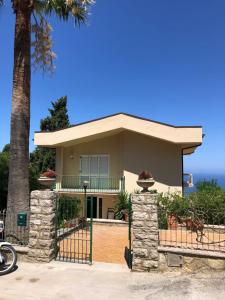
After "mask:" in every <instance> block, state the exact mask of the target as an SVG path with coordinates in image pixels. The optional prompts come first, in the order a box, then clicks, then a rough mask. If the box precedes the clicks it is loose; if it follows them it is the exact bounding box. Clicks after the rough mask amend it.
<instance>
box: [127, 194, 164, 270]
mask: <svg viewBox="0 0 225 300" xmlns="http://www.w3.org/2000/svg"><path fill="white" fill-rule="evenodd" d="M156 200H157V194H150V193H141V194H132V196H131V201H132V210H133V222H132V229H133V262H132V270H133V271H140V272H141V271H142V272H143V271H144V272H149V271H152V270H156V269H157V268H158V261H159V255H158V213H157V201H156Z"/></svg>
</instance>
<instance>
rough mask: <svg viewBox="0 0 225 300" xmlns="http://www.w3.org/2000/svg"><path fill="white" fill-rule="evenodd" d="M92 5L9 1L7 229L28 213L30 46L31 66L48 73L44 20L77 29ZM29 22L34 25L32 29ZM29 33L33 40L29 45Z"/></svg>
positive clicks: (88, 0)
mask: <svg viewBox="0 0 225 300" xmlns="http://www.w3.org/2000/svg"><path fill="white" fill-rule="evenodd" d="M1 2H2V1H1ZM92 3H93V1H92V0H12V8H13V12H14V14H15V19H16V20H15V37H14V67H13V97H12V111H11V126H10V162H9V182H8V201H7V211H8V212H9V213H11V215H12V214H13V215H14V216H15V217H14V220H13V222H11V226H14V225H15V223H16V215H17V213H18V212H19V211H29V170H28V166H29V131H30V79H31V45H33V46H34V54H33V55H32V58H33V62H34V64H35V65H36V66H39V67H41V68H42V69H43V70H51V69H52V60H53V59H54V53H53V52H52V50H51V45H52V43H51V38H50V31H51V27H50V25H49V23H48V21H47V20H46V18H45V16H46V15H51V14H55V15H56V16H58V17H59V19H61V20H64V21H66V20H68V18H69V17H70V16H72V17H74V19H75V23H76V24H77V25H80V24H81V23H85V21H86V19H87V16H88V9H87V8H88V6H90V5H91V4H92ZM32 17H33V18H32ZM31 21H34V24H33V25H32V23H31ZM31 29H32V31H33V33H34V37H35V40H34V42H33V43H32V41H31Z"/></svg>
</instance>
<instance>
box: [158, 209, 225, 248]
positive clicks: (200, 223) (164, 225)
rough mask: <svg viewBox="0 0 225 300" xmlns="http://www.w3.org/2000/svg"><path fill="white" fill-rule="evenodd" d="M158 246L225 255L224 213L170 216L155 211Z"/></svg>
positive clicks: (210, 211)
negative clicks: (222, 253) (224, 253)
mask: <svg viewBox="0 0 225 300" xmlns="http://www.w3.org/2000/svg"><path fill="white" fill-rule="evenodd" d="M158 223H159V245H160V246H164V247H179V248H185V249H192V250H207V251H217V252H225V211H224V210H222V211H218V210H215V209H203V208H198V209H196V208H195V209H194V208H193V209H192V208H189V209H187V210H186V211H182V213H171V212H170V211H168V210H167V209H166V208H164V207H159V208H158Z"/></svg>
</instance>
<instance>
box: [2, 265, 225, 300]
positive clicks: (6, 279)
mask: <svg viewBox="0 0 225 300" xmlns="http://www.w3.org/2000/svg"><path fill="white" fill-rule="evenodd" d="M14 299H17V300H18V299H23V300H28V299H29V300H31V299H32V300H50V299H51V300H58V299H59V300H67V299H68V300H71V299H76V300H83V299H85V300H91V299H94V300H103V299H104V300H107V299H121V300H128V299H129V300H130V299H131V300H133V299H137V300H139V299H140V300H141V299H147V300H154V299H157V300H163V299H168V300H170V299H171V300H174V299H176V300H177V299H178V300H179V299H181V300H186V299H196V300H201V299H204V300H207V299H212V300H213V299H216V300H220V299H221V300H222V299H225V272H223V273H222V272H220V273H211V274H209V273H196V274H188V275H183V274H181V273H180V272H173V273H172V272H170V273H164V274H157V273H132V272H130V271H129V270H128V269H127V268H126V266H125V265H116V264H114V265H113V264H102V263H95V264H94V265H93V266H88V265H78V264H72V263H63V262H52V263H50V264H31V263H19V266H18V269H17V270H16V271H15V272H13V273H11V274H9V275H6V276H2V277H0V300H14Z"/></svg>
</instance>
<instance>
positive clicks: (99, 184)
mask: <svg viewBox="0 0 225 300" xmlns="http://www.w3.org/2000/svg"><path fill="white" fill-rule="evenodd" d="M84 181H88V187H87V193H111V194H115V193H119V192H121V191H124V190H125V177H97V176H73V175H61V176H57V180H56V186H55V189H56V191H59V192H77V193H83V192H84V187H83V183H84Z"/></svg>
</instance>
